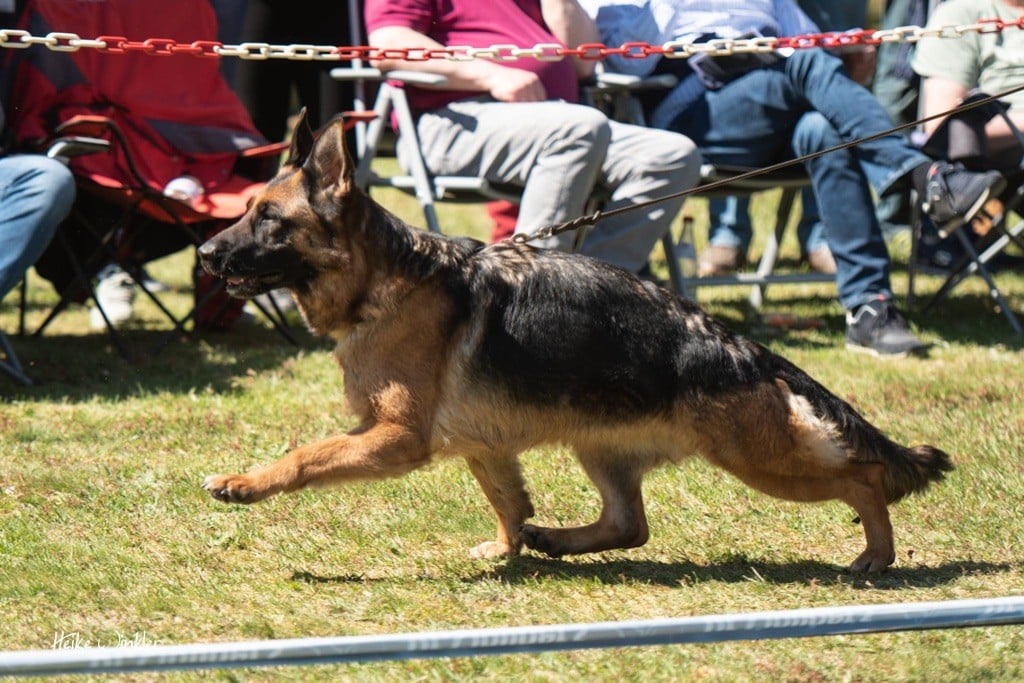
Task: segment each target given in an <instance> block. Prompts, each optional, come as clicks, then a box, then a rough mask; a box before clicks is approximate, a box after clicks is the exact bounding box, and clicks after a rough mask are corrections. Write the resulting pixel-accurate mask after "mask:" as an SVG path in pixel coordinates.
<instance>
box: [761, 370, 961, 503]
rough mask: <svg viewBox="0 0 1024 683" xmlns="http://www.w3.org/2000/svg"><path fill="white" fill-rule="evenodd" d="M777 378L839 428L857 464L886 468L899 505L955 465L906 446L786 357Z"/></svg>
mask: <svg viewBox="0 0 1024 683" xmlns="http://www.w3.org/2000/svg"><path fill="white" fill-rule="evenodd" d="M778 361H779V365H778V366H777V367H776V376H777V377H778V378H779V379H782V380H784V381H785V382H786V384H788V385H789V387H790V389H791V390H792V391H793V392H794V393H796V394H800V395H801V396H804V397H805V398H806V399H807V400H808V401H809V402H810V403H811V405H812V406H813V407H814V409H815V411H816V412H818V414H819V416H820V417H822V418H824V419H827V420H829V421H831V422H832V423H834V424H835V425H836V427H837V428H838V430H839V434H840V436H841V438H842V440H843V441H844V445H845V446H846V448H847V449H848V451H849V452H850V453H851V455H852V456H853V459H854V460H855V461H859V462H866V463H867V462H872V463H881V464H883V465H885V475H884V478H883V486H884V488H885V498H886V501H887V502H889V503H895V502H896V501H898V500H900V499H901V498H903V497H905V496H908V495H910V494H912V493H917V492H919V491H923V490H924V489H926V488H928V485H929V484H931V483H932V482H936V483H937V482H940V481H942V480H943V479H944V478H945V476H946V472H950V471H952V470H953V463H952V461H951V459H950V457H949V454H947V453H946V452H945V451H943V450H941V449H938V448H936V447H935V446H925V445H922V446H914V447H911V448H908V447H906V446H902V445H900V444H898V443H896V442H895V441H893V440H892V439H890V438H889V437H887V436H886V435H885V434H883V433H882V432H881V430H879V429H878V428H877V427H875V426H874V425H872V424H871V423H870V422H868V421H867V420H865V419H864V417H863V416H861V414H860V413H858V412H857V411H856V410H855V409H854V408H853V406H851V405H850V404H849V403H847V402H846V401H844V400H842V399H841V398H839V397H838V396H836V395H835V394H833V393H832V392H830V391H828V390H827V389H826V388H825V387H823V386H821V385H820V384H818V383H817V382H816V381H814V380H813V379H812V378H811V377H809V376H808V375H807V373H805V372H803V371H802V370H800V369H799V368H797V367H796V366H794V365H793V364H791V363H789V362H788V361H786V360H785V359H783V358H778Z"/></svg>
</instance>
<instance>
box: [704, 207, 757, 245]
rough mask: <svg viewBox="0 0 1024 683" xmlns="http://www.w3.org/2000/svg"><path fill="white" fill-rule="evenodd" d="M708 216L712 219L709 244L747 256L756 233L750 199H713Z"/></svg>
mask: <svg viewBox="0 0 1024 683" xmlns="http://www.w3.org/2000/svg"><path fill="white" fill-rule="evenodd" d="M708 215H709V216H710V217H711V228H710V230H709V231H708V244H709V245H711V246H719V247H731V248H733V249H736V250H738V251H739V252H740V253H744V254H745V253H746V252H747V248H748V247H749V246H750V240H751V237H752V236H753V232H754V229H753V226H752V225H751V223H750V197H748V196H745V195H743V196H737V195H730V196H728V197H712V198H711V199H709V200H708Z"/></svg>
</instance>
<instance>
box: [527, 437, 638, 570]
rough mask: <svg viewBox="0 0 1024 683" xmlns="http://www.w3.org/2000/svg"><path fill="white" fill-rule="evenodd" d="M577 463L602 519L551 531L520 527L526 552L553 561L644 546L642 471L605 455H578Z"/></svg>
mask: <svg viewBox="0 0 1024 683" xmlns="http://www.w3.org/2000/svg"><path fill="white" fill-rule="evenodd" d="M579 459H580V463H581V464H582V465H583V468H584V470H585V471H586V473H587V475H588V476H589V477H590V479H591V481H593V482H594V484H595V485H596V486H597V488H598V490H599V491H600V493H601V503H602V508H601V516H600V517H599V518H598V520H597V521H596V522H594V523H593V524H588V525H586V526H581V527H574V528H566V529H552V528H546V527H539V526H533V525H532V524H527V525H524V526H523V527H522V537H523V542H524V543H525V544H526V546H527V547H528V548H532V549H533V550H538V551H540V552H543V553H546V554H548V555H550V556H552V557H560V556H562V555H574V554H579V553H593V552H599V551H601V550H610V549H612V548H635V547H637V546H641V545H643V544H644V543H646V542H647V537H648V529H647V516H646V514H645V513H644V500H643V492H642V491H641V482H642V480H643V474H644V470H643V469H642V468H641V467H639V466H638V464H637V461H635V460H631V459H630V456H622V460H616V459H615V456H614V455H609V454H608V453H602V454H600V455H597V454H585V453H580V454H579Z"/></svg>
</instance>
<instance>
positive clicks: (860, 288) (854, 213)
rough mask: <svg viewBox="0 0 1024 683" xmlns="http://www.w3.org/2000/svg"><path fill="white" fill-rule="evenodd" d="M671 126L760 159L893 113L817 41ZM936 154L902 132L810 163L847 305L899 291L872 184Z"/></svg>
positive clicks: (721, 149)
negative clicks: (920, 147)
mask: <svg viewBox="0 0 1024 683" xmlns="http://www.w3.org/2000/svg"><path fill="white" fill-rule="evenodd" d="M679 87H684V85H681V86H679ZM669 127H670V128H671V129H672V130H676V131H678V132H680V133H683V134H684V135H686V136H687V137H689V138H691V139H692V140H693V141H694V142H696V143H697V145H698V147H700V149H701V151H702V153H703V154H704V158H705V159H706V160H707V161H709V162H711V163H716V164H733V165H739V166H753V167H761V166H767V165H770V164H773V163H776V162H778V161H780V160H782V159H786V158H792V157H793V156H803V155H806V154H810V153H813V152H818V151H821V150H823V149H826V148H828V147H833V146H835V145H838V144H841V143H843V142H849V141H853V140H857V139H861V138H865V137H868V136H870V135H874V134H877V133H880V132H882V131H884V130H887V129H889V128H891V127H892V121H891V120H890V119H889V116H888V115H887V114H886V113H885V110H884V109H883V108H882V106H881V105H880V104H879V103H878V101H877V100H876V99H875V98H874V97H873V96H872V94H871V93H870V92H868V91H867V90H866V89H865V88H863V87H862V86H860V85H858V84H857V83H855V82H854V81H852V80H851V79H850V77H849V76H847V75H846V71H845V70H844V69H843V65H842V62H841V61H840V60H839V59H838V58H836V57H833V56H831V55H829V54H828V53H826V52H824V51H822V50H818V49H814V50H797V51H796V52H795V53H794V54H793V55H792V56H791V57H789V58H788V59H784V60H781V61H779V62H777V63H776V64H774V65H772V66H770V67H767V68H763V69H757V70H755V71H751V72H750V73H747V74H745V75H743V76H741V77H740V78H738V79H736V80H735V81H732V82H731V83H729V84H728V85H726V86H725V87H723V88H721V89H720V90H715V91H707V92H705V93H704V95H703V96H702V97H701V98H700V99H699V100H698V101H697V102H696V103H695V104H693V105H692V106H690V107H688V108H687V109H686V110H684V111H682V112H679V113H678V114H677V115H676V116H675V118H674V119H673V120H672V123H671V124H670V126H669ZM928 162H929V159H928V157H927V156H925V155H924V154H923V153H922V152H920V151H919V150H917V149H915V148H914V147H912V146H911V145H910V144H909V143H908V142H907V141H906V139H905V138H904V137H903V135H901V134H900V133H891V134H889V135H886V136H884V137H881V138H879V139H877V140H873V141H871V142H864V143H861V144H860V145H858V146H856V147H852V148H849V149H846V150H841V151H837V152H831V153H829V154H825V155H823V156H820V157H818V158H816V159H813V160H810V161H807V162H805V165H806V167H807V171H808V174H809V175H810V177H811V183H812V185H813V187H814V193H815V196H816V197H817V200H818V209H819V211H820V213H821V218H822V221H823V222H824V224H825V230H826V234H827V236H828V242H829V246H830V247H831V249H832V254H833V256H834V257H835V260H836V267H837V273H836V285H837V287H838V289H839V300H840V302H841V303H842V305H843V306H844V307H845V308H846V309H853V308H855V307H857V306H859V305H860V304H863V303H866V302H867V301H870V300H872V299H874V298H877V297H878V296H884V297H886V298H892V288H891V285H890V283H889V255H888V252H887V251H886V247H885V241H884V239H883V238H882V233H881V230H880V229H879V226H878V220H877V218H876V216H875V206H874V200H873V198H872V195H871V188H872V187H873V188H874V189H875V191H876V192H877V193H878V194H882V193H884V191H885V190H886V189H888V188H889V187H890V186H891V185H893V184H894V183H896V182H897V181H902V179H903V178H904V176H906V175H907V173H908V172H909V171H910V170H912V169H914V168H916V167H918V166H920V165H921V164H925V163H928Z"/></svg>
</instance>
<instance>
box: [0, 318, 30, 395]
mask: <svg viewBox="0 0 1024 683" xmlns="http://www.w3.org/2000/svg"><path fill="white" fill-rule="evenodd" d="M0 350H3V352H4V360H0V370H2V371H3V372H4V373H6V374H7V375H9V376H10V377H12V378H13V379H14V380H16V381H18V382H20V383H22V384H24V385H25V386H27V387H29V386H32V380H31V379H29V376H28V375H26V374H25V370H24V369H23V368H22V367H21V363H20V362H19V361H18V356H17V355H16V354H15V353H14V349H13V348H11V344H10V342H9V341H8V340H7V335H5V334H4V333H3V332H0Z"/></svg>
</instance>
